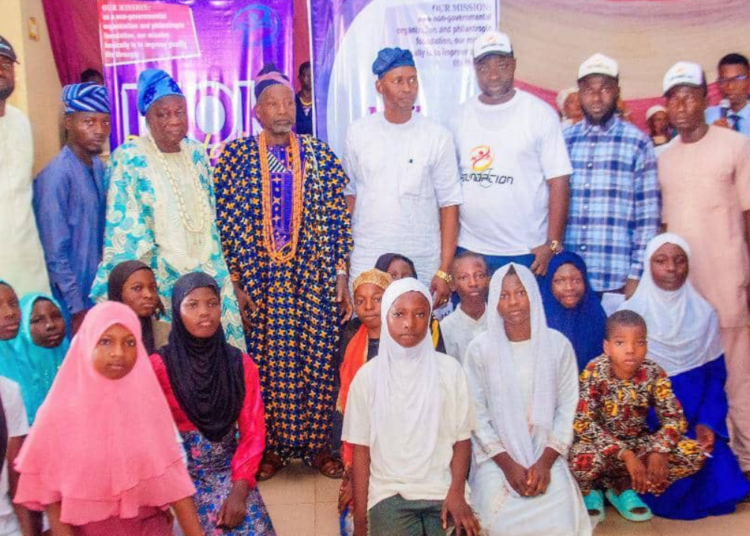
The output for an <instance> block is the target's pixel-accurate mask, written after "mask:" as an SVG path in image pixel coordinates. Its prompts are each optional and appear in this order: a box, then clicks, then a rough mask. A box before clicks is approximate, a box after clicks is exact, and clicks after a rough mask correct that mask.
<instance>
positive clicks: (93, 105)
mask: <svg viewBox="0 0 750 536" xmlns="http://www.w3.org/2000/svg"><path fill="white" fill-rule="evenodd" d="M62 101H63V103H65V113H66V114H74V113H76V112H97V113H101V114H108V113H110V112H109V98H108V96H107V88H105V87H104V86H99V85H96V84H92V83H91V82H85V83H83V84H70V85H69V86H65V87H64V88H63V91H62Z"/></svg>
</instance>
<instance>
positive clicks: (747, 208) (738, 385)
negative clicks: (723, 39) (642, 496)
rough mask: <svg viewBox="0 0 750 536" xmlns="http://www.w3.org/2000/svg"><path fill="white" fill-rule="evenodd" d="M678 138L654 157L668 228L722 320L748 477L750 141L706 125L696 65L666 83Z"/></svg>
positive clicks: (684, 66) (674, 72) (678, 68)
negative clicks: (687, 247)
mask: <svg viewBox="0 0 750 536" xmlns="http://www.w3.org/2000/svg"><path fill="white" fill-rule="evenodd" d="M664 96H665V97H666V100H667V114H668V115H669V121H670V122H671V123H672V125H674V127H675V129H677V134H678V137H677V138H675V140H673V142H672V143H671V146H670V147H669V149H667V150H666V151H664V153H663V154H662V155H661V156H659V182H660V183H661V188H662V194H663V197H664V212H663V221H664V224H665V225H666V228H667V230H669V231H670V232H673V233H676V234H678V235H680V236H681V237H682V238H684V239H685V240H687V242H688V244H689V245H690V249H691V255H690V281H691V282H692V283H693V285H694V286H695V288H696V289H697V290H698V292H699V293H700V294H701V295H702V296H703V297H704V298H706V300H708V302H709V303H710V304H711V305H712V306H713V308H714V309H716V311H717V313H718V315H719V324H720V326H721V339H722V345H723V347H724V353H725V357H726V366H727V382H726V391H727V396H728V398H729V420H730V423H731V424H732V426H733V428H734V434H733V445H732V446H733V448H734V451H735V453H736V454H737V457H738V458H739V460H740V465H741V466H742V469H743V471H745V473H746V474H748V471H750V331H748V324H750V309H749V308H748V300H749V299H750V293H749V292H748V286H750V255H748V250H750V242H749V241H748V236H750V140H748V138H747V137H745V136H743V135H742V134H740V133H739V132H735V131H733V130H731V129H727V128H721V127H716V126H713V125H712V126H709V125H707V124H706V119H705V109H706V105H707V104H708V98H707V90H706V81H705V77H704V75H703V70H702V69H701V66H700V65H698V64H696V63H691V62H686V61H681V62H678V63H676V64H675V65H673V66H672V67H671V68H670V69H669V71H667V74H666V75H665V77H664Z"/></svg>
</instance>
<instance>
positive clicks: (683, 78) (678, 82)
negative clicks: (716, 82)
mask: <svg viewBox="0 0 750 536" xmlns="http://www.w3.org/2000/svg"><path fill="white" fill-rule="evenodd" d="M676 86H693V87H702V86H703V69H701V66H700V65H698V64H697V63H693V62H691V61H678V62H677V63H675V64H674V65H672V67H670V68H669V70H668V71H667V74H665V75H664V94H665V95H666V94H667V93H668V92H669V90H670V89H672V88H673V87H676Z"/></svg>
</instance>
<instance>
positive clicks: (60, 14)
mask: <svg viewBox="0 0 750 536" xmlns="http://www.w3.org/2000/svg"><path fill="white" fill-rule="evenodd" d="M42 3H43V5H44V16H45V18H46V20H47V28H48V30H49V37H50V41H51V43H52V54H53V55H54V57H55V64H56V65H57V74H58V75H59V77H60V82H61V83H62V84H63V85H66V84H72V83H75V82H78V81H79V80H80V76H81V72H82V71H85V70H86V69H97V70H98V71H101V70H102V55H101V49H100V48H99V29H98V11H97V7H96V0H42Z"/></svg>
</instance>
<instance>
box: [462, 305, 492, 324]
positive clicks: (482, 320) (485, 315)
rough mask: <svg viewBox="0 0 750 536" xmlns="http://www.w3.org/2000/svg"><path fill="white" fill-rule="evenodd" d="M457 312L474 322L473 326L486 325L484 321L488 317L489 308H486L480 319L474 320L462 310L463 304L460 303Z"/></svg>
mask: <svg viewBox="0 0 750 536" xmlns="http://www.w3.org/2000/svg"><path fill="white" fill-rule="evenodd" d="M456 312H458V313H460V314H461V315H462V316H463V317H464V318H466V319H467V320H469V321H470V322H472V323H473V324H482V323H484V319H485V318H486V317H487V307H485V308H484V313H482V316H480V317H479V319H477V320H474V319H473V318H472V317H470V316H469V315H467V314H466V313H465V312H464V310H463V309H461V304H460V303H459V304H458V305H457V306H456Z"/></svg>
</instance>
